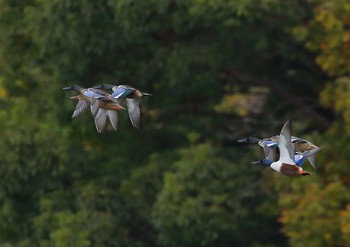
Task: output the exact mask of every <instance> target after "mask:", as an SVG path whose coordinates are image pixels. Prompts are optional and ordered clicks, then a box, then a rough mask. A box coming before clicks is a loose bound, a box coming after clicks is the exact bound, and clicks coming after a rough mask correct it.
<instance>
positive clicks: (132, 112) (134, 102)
mask: <svg viewBox="0 0 350 247" xmlns="http://www.w3.org/2000/svg"><path fill="white" fill-rule="evenodd" d="M125 100H126V103H127V105H128V113H129V118H130V121H131V123H132V125H133V126H134V127H135V128H137V129H139V128H140V101H141V100H140V98H136V99H129V98H126V99H125Z"/></svg>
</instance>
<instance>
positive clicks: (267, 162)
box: [252, 159, 273, 166]
mask: <svg viewBox="0 0 350 247" xmlns="http://www.w3.org/2000/svg"><path fill="white" fill-rule="evenodd" d="M272 163H273V161H271V160H267V159H261V160H257V161H253V162H252V164H255V165H260V166H270V165H271V164H272Z"/></svg>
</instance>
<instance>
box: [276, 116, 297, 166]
mask: <svg viewBox="0 0 350 247" xmlns="http://www.w3.org/2000/svg"><path fill="white" fill-rule="evenodd" d="M290 129H291V122H290V120H288V121H287V122H286V123H285V124H284V126H283V128H282V130H281V134H280V136H279V141H278V148H279V150H280V160H281V162H282V163H286V164H295V162H294V145H293V144H292V142H291V135H290Z"/></svg>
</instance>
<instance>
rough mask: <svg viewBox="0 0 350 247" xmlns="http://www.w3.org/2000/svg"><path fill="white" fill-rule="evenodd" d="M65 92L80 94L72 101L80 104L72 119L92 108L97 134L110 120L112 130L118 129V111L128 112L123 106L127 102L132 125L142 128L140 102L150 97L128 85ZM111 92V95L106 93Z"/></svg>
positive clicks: (103, 86)
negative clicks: (145, 97)
mask: <svg viewBox="0 0 350 247" xmlns="http://www.w3.org/2000/svg"><path fill="white" fill-rule="evenodd" d="M63 90H70V91H76V92H78V93H80V94H78V95H75V96H71V97H70V98H71V99H75V100H78V103H77V105H76V107H75V110H74V112H73V115H72V118H75V117H77V116H79V115H80V114H81V113H82V112H84V111H85V110H86V109H87V108H89V106H90V110H91V113H92V116H93V118H94V121H95V126H96V130H97V132H99V133H101V132H102V131H103V130H104V129H105V128H106V125H107V120H108V119H109V121H110V123H111V125H112V128H113V129H114V130H115V131H117V129H118V111H121V110H126V108H125V107H124V106H122V105H121V103H122V102H124V101H126V105H127V110H128V115H129V118H130V121H131V124H132V125H133V126H134V127H135V128H137V129H139V128H140V102H141V98H142V97H144V96H150V95H151V94H149V93H144V92H141V91H140V90H138V89H136V88H133V87H130V86H128V85H111V84H102V85H97V86H94V87H91V88H82V87H80V86H78V85H72V86H67V87H64V88H63ZM104 90H109V91H111V94H110V93H108V92H106V91H104Z"/></svg>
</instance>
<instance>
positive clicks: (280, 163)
mask: <svg viewBox="0 0 350 247" xmlns="http://www.w3.org/2000/svg"><path fill="white" fill-rule="evenodd" d="M290 132H291V122H290V120H288V121H287V122H286V123H285V124H284V126H283V128H282V130H281V133H280V135H279V140H278V148H279V150H280V157H279V159H278V160H277V161H271V160H268V159H262V160H260V161H258V162H254V163H258V164H261V165H265V166H269V167H270V168H271V169H273V170H275V171H277V172H279V173H281V174H283V175H286V176H307V175H311V173H309V172H308V171H305V170H303V168H301V167H300V166H298V165H297V164H296V162H295V160H294V159H295V156H294V155H295V148H294V145H293V143H292V140H291V135H290Z"/></svg>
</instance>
